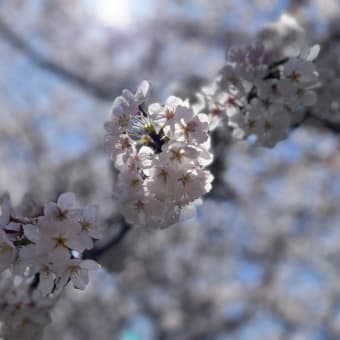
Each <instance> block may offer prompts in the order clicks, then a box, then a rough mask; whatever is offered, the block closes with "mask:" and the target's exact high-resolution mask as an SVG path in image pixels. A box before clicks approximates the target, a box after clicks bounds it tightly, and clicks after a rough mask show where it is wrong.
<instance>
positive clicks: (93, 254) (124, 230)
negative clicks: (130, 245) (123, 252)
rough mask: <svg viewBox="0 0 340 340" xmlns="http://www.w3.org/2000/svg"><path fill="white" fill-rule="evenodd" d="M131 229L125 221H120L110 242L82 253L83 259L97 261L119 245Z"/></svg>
mask: <svg viewBox="0 0 340 340" xmlns="http://www.w3.org/2000/svg"><path fill="white" fill-rule="evenodd" d="M131 229H132V227H131V226H130V225H129V224H127V223H126V222H125V221H122V224H121V227H120V230H119V231H118V233H117V234H116V235H115V236H114V237H113V238H112V239H111V240H110V241H108V242H107V243H105V244H104V245H102V246H100V247H95V248H93V249H90V250H87V251H85V252H84V253H83V259H91V260H96V261H97V260H98V259H99V258H100V257H101V256H102V255H104V254H105V253H106V252H107V251H108V250H110V249H111V248H112V247H115V246H117V245H118V244H120V243H121V242H122V241H123V240H124V238H125V236H126V235H127V234H128V232H129V231H130V230H131Z"/></svg>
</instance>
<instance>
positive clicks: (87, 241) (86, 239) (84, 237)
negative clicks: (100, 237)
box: [78, 231, 93, 249]
mask: <svg viewBox="0 0 340 340" xmlns="http://www.w3.org/2000/svg"><path fill="white" fill-rule="evenodd" d="M78 238H79V242H80V243H81V244H83V245H84V247H85V249H91V248H93V241H92V238H91V237H90V236H89V234H88V233H87V232H86V231H81V232H80V233H79V235H78Z"/></svg>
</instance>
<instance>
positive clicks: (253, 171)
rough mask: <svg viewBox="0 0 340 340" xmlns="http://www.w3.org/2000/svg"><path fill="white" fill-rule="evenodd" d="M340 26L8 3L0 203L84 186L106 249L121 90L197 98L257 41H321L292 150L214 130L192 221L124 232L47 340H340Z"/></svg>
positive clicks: (261, 2)
mask: <svg viewBox="0 0 340 340" xmlns="http://www.w3.org/2000/svg"><path fill="white" fill-rule="evenodd" d="M274 22H276V24H273V23H274ZM339 23H340V3H339V1H338V0H322V1H321V0H296V1H294V0H274V1H268V0H253V1H250V0H242V1H240V0H238V1H236V0H216V1H208V0H196V1H193V0H176V1H175V0H174V1H169V0H157V1H156V0H125V1H124V0H114V1H113V0H111V1H110V0H99V1H94V0H59V1H53V0H26V1H23V0H11V1H9V0H7V1H6V0H5V1H2V2H0V52H1V58H0V72H1V78H0V88H1V91H0V98H1V100H0V142H1V143H0V160H1V167H0V192H1V193H3V192H6V191H8V192H10V194H11V197H12V200H13V201H14V203H15V204H18V203H19V202H20V200H21V198H22V196H23V195H24V194H25V193H27V192H29V193H30V195H31V197H32V199H34V201H36V202H45V201H51V200H55V199H56V197H57V196H58V195H59V194H60V193H61V192H64V191H74V192H76V193H77V195H79V196H80V197H81V200H82V201H84V202H86V203H91V202H94V203H96V204H98V205H99V207H100V224H101V225H102V226H103V227H104V228H106V235H107V238H109V237H110V236H112V235H115V234H116V233H118V232H119V230H120V229H119V228H120V220H119V218H117V216H118V212H117V209H116V208H115V206H114V203H113V201H112V188H113V186H114V178H115V176H114V171H113V169H112V165H111V164H110V163H109V161H108V160H107V157H106V156H105V154H104V152H103V136H104V131H103V122H104V121H105V120H106V119H107V116H108V114H109V111H110V107H111V105H112V100H113V98H114V97H116V96H117V95H118V94H119V93H120V91H121V89H123V88H125V87H127V88H130V89H132V90H135V89H136V88H137V86H138V84H139V83H140V81H141V80H143V79H148V80H150V81H151V82H152V84H153V90H152V94H151V96H152V99H155V98H159V99H160V100H164V99H165V98H166V97H167V96H169V95H171V94H175V95H178V96H180V97H182V98H187V97H189V98H191V99H194V94H195V92H196V91H197V90H198V89H199V88H200V87H201V86H202V85H204V84H206V83H207V82H208V81H209V79H212V78H213V77H214V76H215V74H216V73H217V71H218V70H219V68H220V67H221V65H222V64H223V61H224V57H225V54H226V50H227V49H228V48H229V47H230V46H232V45H240V44H243V43H251V42H253V41H254V40H255V37H256V35H257V34H259V31H260V30H261V33H260V34H259V35H258V36H260V37H261V39H263V41H265V42H266V43H267V44H272V46H273V45H274V46H275V44H278V47H279V48H283V47H284V48H288V49H290V51H294V50H296V49H297V48H298V46H300V45H301V44H314V43H320V44H321V46H322V51H321V54H320V57H319V59H318V61H317V64H318V67H319V70H320V77H321V80H322V81H323V86H322V87H321V88H320V89H319V101H318V103H317V105H316V106H315V107H313V108H312V109H311V110H310V112H308V113H307V115H306V118H305V119H304V120H303V123H302V124H300V123H299V124H297V125H299V126H297V127H296V128H294V129H292V131H291V132H290V134H289V137H288V139H287V140H285V141H283V142H280V143H279V144H277V145H276V146H275V147H274V148H273V149H263V148H255V147H253V146H251V145H249V144H247V143H245V142H244V143H232V142H231V141H230V140H229V139H228V132H227V131H225V133H223V131H222V132H220V133H219V135H217V136H216V140H217V143H216V145H218V144H219V142H221V144H222V147H221V148H220V149H219V153H220V154H222V158H223V162H222V163H223V164H222V165H221V164H219V166H220V169H217V170H219V171H215V176H217V178H216V179H215V186H216V187H215V189H214V191H213V192H212V193H211V194H210V195H209V197H208V198H207V199H206V200H205V201H204V204H203V205H202V206H201V207H200V209H199V211H198V213H197V216H196V217H195V218H193V219H190V220H188V221H185V222H184V223H183V224H182V225H178V226H174V227H172V228H169V229H167V230H162V231H158V232H155V233H150V232H142V231H139V230H132V231H130V232H129V233H128V234H127V235H126V237H125V238H124V240H123V241H122V242H121V243H120V244H119V245H117V246H114V247H111V248H110V249H109V250H108V251H106V253H105V254H103V255H102V256H101V257H100V258H99V262H100V263H101V264H102V265H103V266H104V269H103V270H101V271H99V272H98V273H96V274H95V275H93V277H92V278H91V284H90V286H89V287H88V289H87V290H86V291H85V292H77V291H74V290H69V291H67V292H66V294H65V297H64V298H63V299H62V300H61V301H59V303H58V304H57V307H56V308H55V310H54V313H53V315H52V317H53V323H52V324H51V325H50V326H49V327H48V328H47V330H46V333H45V338H46V339H48V340H53V339H56V340H57V339H58V340H60V339H65V340H78V339H84V340H86V339H89V340H90V339H98V340H101V339H102V340H107V339H119V340H154V339H155V340H156V339H179V340H181V339H183V340H184V339H197V340H204V339H207V340H208V339H209V340H210V339H216V340H231V339H245V340H248V339H249V340H253V339H273V340H275V339H294V340H303V339H306V340H314V339H315V340H320V339H339V338H340V287H339V282H340V280H339V274H340V273H339V265H340V263H339V255H340V231H339V217H340V216H339V209H338V207H339V199H340V153H339V152H340V151H339V150H340V141H339V134H340V103H339V98H340V83H339V75H340V57H339V56H340V45H339V41H340V24H339ZM280 45H282V46H280ZM300 121H301V120H300V119H298V118H297V122H300ZM220 158H221V156H220ZM215 165H216V164H215ZM215 170H216V169H215ZM104 241H105V240H104Z"/></svg>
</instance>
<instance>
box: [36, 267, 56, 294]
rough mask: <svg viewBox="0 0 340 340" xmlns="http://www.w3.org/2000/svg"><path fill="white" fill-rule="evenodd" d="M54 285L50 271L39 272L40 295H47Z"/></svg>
mask: <svg viewBox="0 0 340 340" xmlns="http://www.w3.org/2000/svg"><path fill="white" fill-rule="evenodd" d="M53 286H54V276H53V274H52V273H44V272H40V277H39V285H38V290H39V291H40V292H41V294H42V295H48V294H50V293H51V292H52V289H53Z"/></svg>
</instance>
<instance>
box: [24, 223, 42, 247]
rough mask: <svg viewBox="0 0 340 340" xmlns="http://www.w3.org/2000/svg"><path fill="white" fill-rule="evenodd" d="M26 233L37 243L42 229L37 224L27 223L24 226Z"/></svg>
mask: <svg viewBox="0 0 340 340" xmlns="http://www.w3.org/2000/svg"><path fill="white" fill-rule="evenodd" d="M24 235H25V236H26V237H27V238H28V239H29V240H30V241H32V242H34V243H37V242H38V240H39V238H40V231H39V228H38V226H37V225H34V224H26V225H25V226H24Z"/></svg>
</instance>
